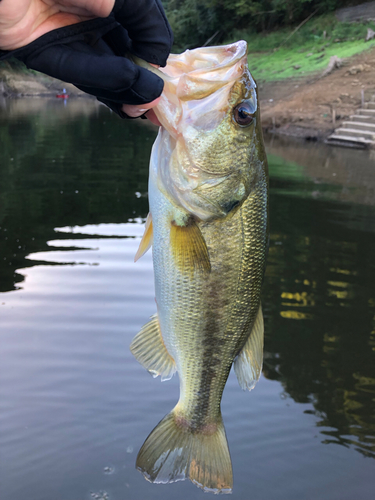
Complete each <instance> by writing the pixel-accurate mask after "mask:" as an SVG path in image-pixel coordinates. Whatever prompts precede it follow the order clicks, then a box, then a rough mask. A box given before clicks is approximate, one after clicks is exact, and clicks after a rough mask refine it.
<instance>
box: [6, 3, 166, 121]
mask: <svg viewBox="0 0 375 500" xmlns="http://www.w3.org/2000/svg"><path fill="white" fill-rule="evenodd" d="M112 7H114V8H113V9H112V12H111V8H112ZM109 13H110V15H109V16H108V14H109ZM97 16H107V17H106V18H102V19H98V18H97ZM119 24H120V25H121V26H119ZM21 28H22V29H21ZM56 29H57V31H56ZM51 30H55V31H53V32H51ZM26 42H29V44H28V45H27V46H26V47H25V46H24V44H25V43H26ZM171 44H172V32H171V29H170V27H169V24H168V21H167V19H166V17H165V14H164V11H163V9H162V6H161V4H160V0H116V1H114V0H91V1H90V0H59V1H56V0H1V2H0V48H2V49H6V50H10V49H16V50H13V51H12V52H10V53H9V52H8V53H4V52H2V53H0V57H1V56H2V57H3V58H4V57H6V56H7V55H13V56H14V57H17V58H18V59H20V60H22V61H23V62H25V63H26V65H27V66H28V67H29V68H32V69H36V70H38V71H41V72H43V73H46V74H48V75H50V76H54V77H56V78H59V79H61V80H64V81H67V82H70V83H73V84H74V85H76V86H77V87H78V88H80V89H81V90H84V91H85V92H87V93H89V94H92V95H95V96H96V97H97V98H98V99H99V100H101V101H102V102H104V103H105V104H107V105H108V106H109V107H111V108H112V109H113V110H115V111H116V112H117V113H118V114H119V115H120V116H123V117H124V116H126V115H127V116H131V117H133V116H138V115H139V114H140V113H141V114H143V113H144V111H139V109H138V110H137V108H140V109H141V110H142V109H149V108H151V107H153V106H154V105H156V103H157V101H156V100H157V98H158V97H159V96H160V94H161V92H162V90H163V85H164V84H163V81H162V80H161V79H160V78H159V77H158V76H157V75H155V74H153V73H150V72H149V71H147V70H146V69H144V68H139V67H138V66H136V65H134V64H133V62H132V61H131V60H129V59H128V58H127V57H126V55H127V54H129V53H131V54H134V55H136V56H138V57H140V58H142V59H145V60H146V61H148V62H150V63H154V64H156V65H158V66H160V65H162V66H164V65H165V64H166V60H167V57H168V55H169V51H170V48H171ZM123 104H124V105H125V106H123ZM146 104H147V107H146ZM128 106H130V107H128ZM131 106H135V107H134V108H132V107H131ZM124 113H126V115H125V114H124ZM149 115H151V119H152V112H149V113H148V117H149ZM155 118H156V117H155ZM156 120H157V119H156ZM152 121H154V122H155V120H154V119H152Z"/></svg>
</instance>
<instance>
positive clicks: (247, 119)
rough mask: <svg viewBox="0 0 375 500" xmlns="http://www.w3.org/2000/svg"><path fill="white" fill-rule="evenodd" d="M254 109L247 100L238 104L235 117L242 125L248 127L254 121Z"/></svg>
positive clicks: (234, 111) (234, 113)
mask: <svg viewBox="0 0 375 500" xmlns="http://www.w3.org/2000/svg"><path fill="white" fill-rule="evenodd" d="M252 111H253V109H252V108H251V106H250V104H249V103H248V102H246V101H244V102H241V103H240V104H238V105H237V106H236V107H235V108H234V110H233V117H234V119H235V120H236V122H237V123H238V125H241V127H246V126H247V125H250V123H251V122H252V121H253V113H252Z"/></svg>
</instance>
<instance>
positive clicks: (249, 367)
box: [234, 305, 264, 391]
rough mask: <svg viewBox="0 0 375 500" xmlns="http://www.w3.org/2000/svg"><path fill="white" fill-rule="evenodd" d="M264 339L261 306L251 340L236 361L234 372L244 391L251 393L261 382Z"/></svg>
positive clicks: (250, 336)
mask: <svg viewBox="0 0 375 500" xmlns="http://www.w3.org/2000/svg"><path fill="white" fill-rule="evenodd" d="M263 338H264V324H263V313H262V306H261V305H259V310H258V314H257V316H256V318H255V321H254V324H253V327H252V330H251V333H250V335H249V338H248V339H247V341H246V344H245V345H244V347H243V349H242V351H241V352H240V353H239V355H238V356H237V358H236V359H235V361H234V371H235V373H236V375H237V379H238V383H239V384H240V386H241V388H242V389H243V390H244V391H245V390H246V389H247V390H249V391H251V389H253V388H254V386H255V384H256V383H257V382H258V380H259V377H260V374H261V371H262V364H263Z"/></svg>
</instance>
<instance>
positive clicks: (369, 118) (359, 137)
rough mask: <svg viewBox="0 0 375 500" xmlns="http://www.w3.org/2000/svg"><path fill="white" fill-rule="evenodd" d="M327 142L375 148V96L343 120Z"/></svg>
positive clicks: (335, 144)
mask: <svg viewBox="0 0 375 500" xmlns="http://www.w3.org/2000/svg"><path fill="white" fill-rule="evenodd" d="M326 143H327V144H331V145H332V146H345V147H349V148H360V149H364V148H375V97H372V99H371V101H369V102H367V103H365V104H364V107H363V108H361V109H358V110H357V112H356V114H355V115H352V116H350V118H349V120H348V121H346V122H343V123H342V125H341V126H340V127H339V128H337V129H336V130H335V131H334V132H333V134H331V135H330V136H329V137H328V138H327V140H326Z"/></svg>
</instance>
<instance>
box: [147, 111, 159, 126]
mask: <svg viewBox="0 0 375 500" xmlns="http://www.w3.org/2000/svg"><path fill="white" fill-rule="evenodd" d="M146 116H147V119H148V120H150V122H151V123H153V124H154V125H157V126H158V127H161V123H160V122H159V119H158V117H157V116H156V114H155V111H154V110H153V109H150V111H149V112H148V113H146Z"/></svg>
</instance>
